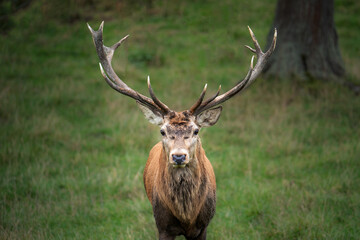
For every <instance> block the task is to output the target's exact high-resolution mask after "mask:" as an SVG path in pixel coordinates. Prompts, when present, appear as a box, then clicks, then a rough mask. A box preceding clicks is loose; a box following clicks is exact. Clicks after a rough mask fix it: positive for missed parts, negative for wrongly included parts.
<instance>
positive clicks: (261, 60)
mask: <svg viewBox="0 0 360 240" xmlns="http://www.w3.org/2000/svg"><path fill="white" fill-rule="evenodd" d="M248 28H249V32H250V35H251V38H252V40H253V42H254V45H255V49H253V48H251V47H249V46H247V45H246V46H245V47H246V48H248V49H250V51H252V52H253V53H255V54H256V56H257V59H258V60H257V62H256V65H255V67H253V61H254V56H252V58H251V63H250V69H249V71H248V73H247V75H246V77H245V78H244V79H243V80H242V81H239V82H238V83H237V84H236V85H235V86H234V87H233V88H231V89H230V90H229V91H227V92H226V93H224V94H221V95H220V96H218V95H219V92H220V89H221V86H220V87H219V90H218V91H217V93H216V94H215V95H214V96H212V97H210V98H209V99H207V100H206V101H205V102H203V99H204V96H205V92H206V87H207V85H205V87H204V90H203V91H202V93H201V94H200V98H199V99H198V100H197V102H196V103H195V104H194V105H193V106H192V107H191V108H190V110H189V111H190V112H191V113H192V114H193V115H198V114H199V113H201V112H203V111H205V110H207V109H209V108H212V107H214V106H216V105H219V104H221V103H223V102H225V101H226V100H228V99H230V98H231V97H233V96H234V95H236V94H237V93H240V92H241V91H242V90H244V89H245V88H247V87H248V86H250V84H251V83H252V82H253V81H254V80H255V79H256V78H257V77H258V76H259V74H260V73H261V71H262V70H263V68H264V66H265V64H266V62H267V60H268V59H269V57H270V56H271V54H272V53H273V51H274V49H275V46H276V38H277V31H276V29H275V32H274V38H273V41H272V43H271V46H270V48H269V49H268V50H267V51H266V52H265V53H264V52H263V51H262V50H261V48H260V45H259V43H258V41H257V40H256V38H255V35H254V33H253V31H252V30H251V28H250V27H249V26H248Z"/></svg>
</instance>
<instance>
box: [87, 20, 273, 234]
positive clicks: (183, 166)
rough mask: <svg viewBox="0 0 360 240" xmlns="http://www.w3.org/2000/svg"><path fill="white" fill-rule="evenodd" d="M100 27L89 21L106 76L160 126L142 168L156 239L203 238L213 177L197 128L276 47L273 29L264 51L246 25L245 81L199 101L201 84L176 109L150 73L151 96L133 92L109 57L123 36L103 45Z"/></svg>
mask: <svg viewBox="0 0 360 240" xmlns="http://www.w3.org/2000/svg"><path fill="white" fill-rule="evenodd" d="M103 26H104V22H102V23H101V25H100V28H99V30H97V31H94V30H93V29H92V28H91V27H90V26H89V25H88V27H89V29H90V32H91V34H92V37H93V40H94V43H95V47H96V51H97V54H98V56H99V59H100V70H101V73H102V75H103V77H104V78H105V81H106V82H107V83H108V84H109V85H110V87H112V88H113V89H115V90H116V91H118V92H119V93H121V94H124V95H126V96H129V97H131V98H133V99H135V100H136V103H137V104H138V106H139V108H140V109H141V110H142V112H143V113H144V115H145V117H146V118H147V119H148V120H149V122H150V123H152V124H156V125H158V126H159V127H160V133H161V135H162V141H161V142H159V143H157V144H156V145H155V146H154V147H153V148H152V149H151V151H150V154H149V158H148V160H147V163H146V166H145V170H144V185H145V190H146V194H147V196H148V198H149V200H150V203H151V204H152V207H153V212H154V217H155V221H156V226H157V228H158V231H159V239H175V237H176V236H178V235H184V236H185V237H186V239H206V228H207V226H208V224H209V222H210V220H211V219H212V217H213V216H214V213H215V202H216V195H215V190H216V182H215V174H214V171H213V168H212V166H211V163H210V162H209V160H208V159H207V157H206V155H205V151H204V149H203V148H202V146H201V141H200V138H199V135H198V133H199V130H200V128H202V127H209V126H212V125H214V124H215V123H216V122H217V121H218V119H219V117H220V114H221V111H222V107H221V106H218V107H215V106H217V105H219V104H221V103H223V102H225V101H226V100H228V99H230V98H231V97H233V96H234V95H235V94H238V93H239V92H241V91H242V90H244V89H245V88H246V87H248V86H249V85H250V84H251V83H252V82H253V81H254V80H255V79H256V77H257V76H258V75H259V74H260V73H261V71H262V69H263V67H264V65H265V63H266V61H267V59H268V58H269V57H270V55H271V54H272V52H273V51H274V49H275V44H276V36H277V34H276V30H275V33H274V38H273V42H272V45H271V46H270V48H269V50H268V51H267V52H265V53H264V52H262V50H261V48H260V45H259V43H258V42H257V40H256V38H255V36H254V34H253V32H252V31H251V29H250V28H249V31H250V35H251V38H252V40H253V42H254V45H255V49H253V48H251V47H249V46H246V47H247V48H248V49H250V50H251V51H252V52H253V53H255V54H256V56H257V63H256V65H255V67H253V59H254V56H253V57H252V59H251V64H250V69H249V71H248V73H247V75H246V77H245V78H244V80H242V81H239V82H238V83H237V84H236V85H235V86H234V87H233V88H231V89H230V90H229V91H227V92H226V93H224V94H221V95H219V92H220V87H219V90H218V91H217V93H216V94H215V95H214V96H212V97H210V98H208V99H207V100H205V101H204V96H205V92H206V87H207V85H205V87H204V90H203V91H202V93H201V94H200V97H199V99H198V100H197V101H196V102H195V104H194V105H193V106H192V107H191V108H190V109H189V110H186V111H182V112H175V111H173V110H171V109H170V108H169V107H168V106H166V105H165V104H164V103H162V102H161V101H160V100H159V99H158V98H157V97H156V96H155V94H154V92H153V89H152V88H151V85H150V79H149V77H148V81H147V84H148V89H149V93H150V96H151V98H148V97H146V96H144V95H142V94H140V93H138V92H136V91H134V90H133V89H131V88H130V87H128V86H127V85H126V84H125V83H124V82H123V81H122V80H121V79H120V78H119V77H118V76H117V75H116V73H115V72H114V70H113V68H112V66H111V60H112V57H113V55H114V52H115V50H116V49H117V48H118V47H119V46H120V45H121V43H122V42H123V41H124V40H125V39H126V38H127V37H128V36H126V37H124V38H123V39H121V40H120V41H119V42H117V43H115V44H114V45H113V46H112V47H106V46H104V45H103Z"/></svg>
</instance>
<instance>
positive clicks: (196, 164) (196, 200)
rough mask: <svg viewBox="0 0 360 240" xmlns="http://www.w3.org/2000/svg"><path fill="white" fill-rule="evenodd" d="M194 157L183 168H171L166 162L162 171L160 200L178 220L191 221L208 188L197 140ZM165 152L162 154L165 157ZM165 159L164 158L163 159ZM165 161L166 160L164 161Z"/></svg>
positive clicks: (194, 218)
mask: <svg viewBox="0 0 360 240" xmlns="http://www.w3.org/2000/svg"><path fill="white" fill-rule="evenodd" d="M195 151H196V154H195V156H194V159H191V161H190V163H189V164H188V165H187V166H186V167H185V168H173V166H172V165H170V164H167V165H168V166H166V167H165V168H164V173H163V176H164V178H163V183H162V188H163V191H161V192H163V193H164V194H163V196H161V199H162V201H163V202H164V203H165V204H166V205H167V206H168V208H169V209H170V211H171V212H172V213H173V214H174V215H175V216H176V217H177V218H178V219H180V220H182V221H183V222H186V223H189V224H191V223H193V222H194V221H195V220H196V217H197V215H198V214H199V211H200V209H201V206H202V205H203V204H204V200H205V197H206V195H207V192H208V189H207V188H206V186H207V184H208V181H209V180H208V178H207V176H206V174H205V173H204V172H203V169H204V168H203V165H204V162H203V155H204V150H203V149H202V147H201V142H200V140H198V143H197V148H196V150H195ZM165 155H166V154H163V156H164V157H165ZM163 160H164V161H165V159H163ZM166 162H167V161H166Z"/></svg>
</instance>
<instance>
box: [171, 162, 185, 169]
mask: <svg viewBox="0 0 360 240" xmlns="http://www.w3.org/2000/svg"><path fill="white" fill-rule="evenodd" d="M184 167H186V163H182V164H173V168H184Z"/></svg>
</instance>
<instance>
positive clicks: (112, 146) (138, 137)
mask: <svg viewBox="0 0 360 240" xmlns="http://www.w3.org/2000/svg"><path fill="white" fill-rule="evenodd" d="M295 2H296V1H295ZM295 2H294V1H288V5H286V4H285V3H284V1H282V0H279V3H277V0H253V1H245V0H237V1H236V0H224V1H212V0H195V1H190V0H189V1H187V0H186V1H184V0H183V1H180V0H175V1H166V0H139V1H131V0H122V1H110V0H102V1H98V0H53V1H45V0H2V1H0V32H1V33H0V41H1V45H0V49H1V52H0V239H155V238H156V236H157V229H156V226H155V222H154V219H153V215H152V208H151V205H150V203H149V202H148V199H147V198H146V194H145V190H144V187H143V183H142V173H143V170H144V167H145V163H146V160H147V157H148V153H149V151H150V149H151V147H152V146H153V145H155V144H156V143H157V142H158V141H160V139H161V138H160V133H159V129H158V127H156V126H153V125H151V124H149V123H148V122H147V121H146V120H145V119H144V117H143V115H142V113H141V111H139V109H138V108H137V106H136V103H135V102H134V101H133V100H132V99H130V98H127V97H125V96H122V95H120V94H118V93H117V92H115V91H113V90H112V89H111V88H109V86H108V85H107V84H106V83H105V81H104V80H103V78H102V76H101V74H100V70H99V67H98V57H97V55H96V51H95V47H94V45H93V42H92V39H91V35H90V33H89V31H88V29H87V27H86V23H87V22H88V23H89V24H90V25H91V26H92V27H93V28H94V29H97V28H98V26H99V25H100V23H101V21H103V20H104V21H105V26H104V42H105V45H108V46H109V45H112V44H114V43H115V42H116V41H118V40H119V39H121V38H122V37H124V36H125V35H127V34H130V38H128V39H127V40H126V42H125V43H124V44H123V45H122V46H121V47H120V48H119V49H118V50H117V52H116V55H115V57H114V60H113V66H114V69H115V71H116V72H117V74H118V75H119V76H120V77H121V78H122V79H123V80H124V82H126V83H127V84H128V85H129V86H131V87H132V88H133V89H135V90H137V91H139V92H141V93H144V94H147V84H146V77H147V75H150V77H151V79H152V86H153V88H154V90H155V92H156V94H157V96H158V97H159V98H160V99H161V100H162V101H164V102H165V103H166V104H167V105H168V106H169V107H171V108H172V109H174V110H178V111H180V110H183V109H187V108H189V107H190V106H191V105H192V104H193V102H194V101H195V100H196V99H197V97H198V95H199V94H200V92H201V90H202V88H203V86H204V84H205V83H208V92H209V93H208V94H209V95H210V94H212V93H214V92H215V91H216V90H217V88H218V86H219V85H220V84H221V85H222V89H223V91H226V90H227V89H229V88H231V87H232V86H233V85H234V84H235V83H236V82H237V81H239V80H241V79H243V77H244V76H245V74H246V73H247V71H248V67H249V64H250V59H251V56H252V53H251V52H250V51H249V50H247V49H246V48H244V47H243V46H244V45H252V42H251V38H250V35H249V33H248V30H247V26H248V25H249V26H251V28H252V30H253V31H254V33H255V35H256V37H257V39H258V40H259V43H260V45H261V46H262V49H263V50H264V51H265V50H266V49H267V47H266V46H267V38H268V35H270V36H271V35H272V31H273V28H274V27H277V28H278V31H279V33H278V34H279V41H278V45H277V50H276V51H277V52H276V53H274V58H273V59H272V60H271V64H272V65H269V67H268V68H267V70H268V71H267V73H266V75H264V76H263V77H261V78H259V79H258V80H257V81H256V82H255V83H254V84H253V85H252V86H251V87H250V88H249V89H247V90H246V91H245V92H243V93H242V94H241V95H239V96H236V97H234V98H232V99H231V100H230V101H228V102H226V104H224V111H223V113H222V116H221V119H220V120H219V122H218V123H217V125H216V126H214V127H212V128H206V129H203V130H202V131H201V133H200V136H201V139H202V143H203V147H204V149H205V151H206V153H207V156H208V158H209V159H210V161H211V163H212V165H213V167H214V170H215V174H216V178H217V212H216V215H215V217H214V219H213V220H212V222H211V223H210V226H209V228H208V239H358V236H359V235H360V227H359V222H360V190H359V189H360V188H359V186H360V171H359V169H360V162H359V161H360V143H359V136H360V130H359V129H360V128H359V122H360V100H359V96H358V90H357V89H358V85H359V84H360V71H359V64H360V55H359V53H360V49H359V46H360V44H359V43H360V31H359V14H360V2H359V1H355V0H335V2H332V1H321V0H312V1H297V2H299V3H301V2H302V3H304V4H305V3H306V2H311V3H314V4H308V5H307V6H306V8H302V7H301V6H297V5H295ZM290 3H292V4H290ZM315 3H322V5H321V4H320V5H319V4H315ZM294 6H296V7H295V8H294ZM294 9H295V10H294ZM296 9H299V10H300V9H307V10H305V11H304V12H305V14H299V15H301V16H302V17H299V18H291V16H299V15H297V14H296ZM291 11H295V12H294V13H292V12H291ZM306 13H312V14H313V15H312V16H313V18H310V17H311V16H309V15H308V14H306ZM332 13H333V15H332ZM289 16H290V20H287V18H286V17H289ZM323 16H326V17H325V18H323ZM284 19H285V20H284ZM309 19H310V20H309ZM311 19H317V21H311ZM322 19H325V20H324V21H325V22H323V20H322ZM285 23H288V24H287V25H286V24H285ZM289 23H290V24H289ZM317 23H319V25H316V24H317ZM320 23H321V24H320ZM282 24H285V25H282ZM291 24H293V25H294V27H293V28H291V27H289V25H290V26H291ZM299 24H300V25H301V24H302V26H305V27H300V25H299ZM307 26H308V27H309V28H307ZM335 27H336V31H337V36H338V39H337V37H336V32H335ZM282 29H283V31H282ZM289 29H290V30H289ZM291 29H292V30H294V29H296V30H298V31H295V32H296V34H293V35H291V34H288V33H289V32H291ZM306 29H312V30H311V32H307V30H306ZM317 29H322V30H321V31H320V32H316V30H317ZM324 29H325V30H324ZM285 33H287V34H285ZM286 36H292V38H290V37H289V38H287V37H286ZM298 36H309V37H304V39H302V38H300V39H299V37H298ZM314 36H317V37H314ZM324 36H325V37H324ZM289 39H290V40H289ZM295 39H298V41H295ZM314 39H315V40H314ZM295 42H296V43H297V44H299V45H293V46H291V47H289V48H284V47H282V46H289V44H293V43H295ZM299 46H300V47H299ZM309 46H310V48H309ZM287 49H288V50H287ZM289 49H290V50H289ZM304 49H306V50H304ZM316 49H320V50H319V51H318V52H317V51H316ZM296 50H298V52H297V51H296ZM312 54H314V55H312ZM276 56H277V57H276ZM319 56H320V57H319ZM293 59H299V60H298V61H297V64H298V65H297V67H296V65H295V67H294V66H293V65H291V64H284V62H285V63H290V62H291V61H292V60H293ZM308 59H310V60H308ZM311 59H315V60H317V61H315V63H314V62H312V61H311ZM318 59H320V60H318ZM272 66H273V67H272ZM328 66H331V67H330V68H328ZM334 66H335V67H334ZM274 69H275V70H274ZM313 69H315V70H316V71H313ZM329 69H330V70H329ZM334 69H335V70H334ZM332 70H334V71H333V72H332ZM277 73H279V74H277ZM280 73H281V74H280ZM179 239H182V238H179Z"/></svg>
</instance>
